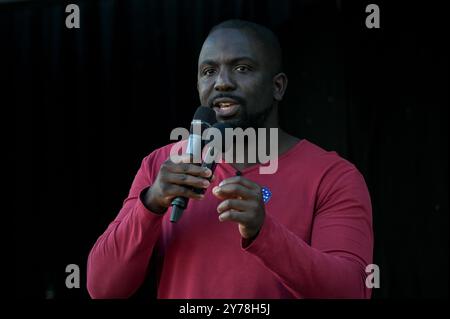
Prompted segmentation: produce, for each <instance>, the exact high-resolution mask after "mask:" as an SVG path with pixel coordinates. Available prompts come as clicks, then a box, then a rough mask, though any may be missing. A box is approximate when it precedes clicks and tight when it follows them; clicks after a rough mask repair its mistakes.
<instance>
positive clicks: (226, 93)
mask: <svg viewBox="0 0 450 319" xmlns="http://www.w3.org/2000/svg"><path fill="white" fill-rule="evenodd" d="M268 56H269V55H268V54H267V53H266V52H265V48H264V46H263V45H261V44H260V42H259V41H257V40H256V38H255V37H254V36H252V34H251V33H250V32H246V31H242V30H236V29H219V30H216V31H214V32H213V33H212V34H211V35H210V36H209V37H208V38H207V39H206V40H205V43H204V44H203V47H202V50H201V52H200V56H199V61H198V76H197V81H198V82H197V86H198V92H199V96H200V102H201V104H202V105H205V106H210V107H213V108H214V111H215V112H216V118H217V120H218V121H219V122H228V123H230V124H233V125H235V126H238V127H242V128H247V127H255V128H256V127H261V126H263V124H264V123H263V121H264V117H265V116H266V115H267V114H268V112H269V111H270V109H271V108H272V105H273V101H274V100H273V83H272V82H273V81H272V78H273V75H274V74H273V72H272V71H271V67H270V64H271V61H270V59H269V58H268Z"/></svg>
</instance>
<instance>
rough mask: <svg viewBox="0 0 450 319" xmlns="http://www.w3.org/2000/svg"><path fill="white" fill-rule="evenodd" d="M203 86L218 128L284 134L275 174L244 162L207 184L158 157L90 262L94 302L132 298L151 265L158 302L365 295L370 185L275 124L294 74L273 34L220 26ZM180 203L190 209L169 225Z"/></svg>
mask: <svg viewBox="0 0 450 319" xmlns="http://www.w3.org/2000/svg"><path fill="white" fill-rule="evenodd" d="M197 79H198V81H197V87H198V92H199V97H200V102H201V105H203V106H209V107H210V108H212V109H213V110H214V111H215V112H216V120H217V121H218V122H219V123H221V122H223V123H228V124H230V125H233V126H235V127H240V128H242V129H246V128H254V129H258V128H262V129H267V130H269V129H273V128H277V129H278V136H277V140H276V142H277V151H278V152H277V158H276V160H277V161H278V163H277V165H278V167H277V170H276V171H275V172H274V173H273V174H261V173H260V170H259V168H260V166H261V165H262V164H261V163H252V162H251V161H248V158H247V160H244V161H243V162H238V161H235V162H233V161H231V162H221V163H218V164H217V166H216V168H215V171H214V178H212V179H211V176H212V174H213V172H212V171H211V170H209V169H207V168H204V167H202V166H199V165H195V164H194V163H192V162H191V159H190V158H189V157H188V156H184V157H181V160H178V161H173V160H172V159H171V157H170V154H171V148H172V147H173V144H171V145H167V146H165V147H162V148H160V149H157V150H155V151H153V152H152V153H151V154H150V155H148V156H147V157H145V158H144V159H143V161H142V164H141V167H140V169H139V171H138V172H137V174H136V177H135V179H134V181H133V184H132V185H131V189H130V192H129V195H128V197H127V199H126V200H125V201H124V203H123V207H122V209H121V210H120V212H119V214H118V215H117V217H116V218H115V219H114V221H113V222H112V223H111V224H110V225H109V226H108V228H107V229H106V231H105V232H104V233H103V234H102V235H101V236H100V238H99V239H98V240H97V242H96V243H95V245H94V247H93V248H92V250H91V252H90V254H89V259H88V274H87V287H88V291H89V294H90V295H91V297H92V298H128V297H131V296H132V295H133V294H134V293H135V292H136V291H137V290H138V288H139V287H140V286H141V285H142V284H143V282H144V280H145V279H146V276H147V275H148V274H149V272H148V269H149V268H150V267H151V266H152V267H154V268H155V269H156V272H155V274H156V275H155V276H156V278H154V279H155V282H156V283H157V285H158V287H157V297H158V298H369V297H370V295H371V291H370V289H369V288H367V287H366V283H365V282H366V276H367V274H366V272H365V269H366V266H367V265H368V264H371V263H372V250H373V231H372V211H371V203H370V197H369V193H368V190H367V187H366V184H365V182H364V179H363V177H362V176H361V174H360V173H359V172H358V170H357V169H356V168H355V166H354V165H352V164H351V163H349V162H348V161H346V160H344V159H342V158H341V157H339V156H338V155H337V154H336V153H335V152H326V151H324V150H323V149H321V148H320V147H318V146H316V145H314V144H312V143H310V142H309V141H307V140H305V139H302V140H299V139H297V138H295V137H293V136H291V135H289V134H287V133H286V132H284V131H283V130H281V129H280V128H278V107H279V103H280V101H281V100H282V98H283V95H284V92H285V90H286V87H287V77H286V75H285V74H284V73H283V72H282V61H281V49H280V46H279V43H278V40H277V38H276V36H275V35H274V34H273V33H272V32H271V31H270V30H268V29H267V28H265V27H263V26H260V25H257V24H254V23H251V22H247V21H241V20H229V21H226V22H223V23H221V24H219V25H217V26H215V27H214V28H213V29H212V30H211V32H210V33H209V35H208V37H207V39H206V40H205V42H204V44H203V47H202V49H201V52H200V56H199V60H198V74H197ZM266 138H267V143H272V142H273V140H271V139H270V137H269V136H268V135H267V136H266ZM179 143H181V142H179ZM245 146H246V147H247V148H250V147H251V145H249V143H246V145H245ZM193 188H197V189H204V190H205V192H204V194H201V193H200V192H196V191H194V190H193ZM180 196H181V197H184V198H187V199H189V204H188V205H187V207H186V208H185V210H184V212H183V215H182V218H180V219H179V220H178V221H177V222H176V223H171V221H170V212H171V210H172V207H171V203H172V201H173V200H174V198H177V197H180ZM150 260H151V262H152V263H154V264H152V265H150Z"/></svg>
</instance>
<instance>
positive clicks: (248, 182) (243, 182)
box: [219, 176, 260, 189]
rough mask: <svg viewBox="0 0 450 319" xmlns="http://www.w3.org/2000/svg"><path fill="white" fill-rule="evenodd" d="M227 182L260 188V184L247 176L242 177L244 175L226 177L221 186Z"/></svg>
mask: <svg viewBox="0 0 450 319" xmlns="http://www.w3.org/2000/svg"><path fill="white" fill-rule="evenodd" d="M227 184H241V185H242V186H245V187H247V188H250V189H259V188H260V186H259V185H258V184H256V183H255V182H253V181H251V180H249V179H247V178H245V177H242V176H233V177H229V178H227V179H224V180H223V181H221V182H220V184H219V186H224V185H227Z"/></svg>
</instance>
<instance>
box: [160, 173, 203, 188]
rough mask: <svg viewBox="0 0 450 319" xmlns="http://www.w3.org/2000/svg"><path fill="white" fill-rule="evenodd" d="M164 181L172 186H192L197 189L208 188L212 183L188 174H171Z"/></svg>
mask: <svg viewBox="0 0 450 319" xmlns="http://www.w3.org/2000/svg"><path fill="white" fill-rule="evenodd" d="M163 181H164V182H166V183H170V184H177V185H183V186H192V187H195V188H208V187H209V185H210V182H209V181H208V180H207V179H205V178H202V177H196V176H192V175H188V174H174V173H170V174H167V175H165V176H164V177H163Z"/></svg>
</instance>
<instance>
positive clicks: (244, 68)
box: [236, 65, 250, 72]
mask: <svg viewBox="0 0 450 319" xmlns="http://www.w3.org/2000/svg"><path fill="white" fill-rule="evenodd" d="M249 70H250V68H249V67H248V66H246V65H238V66H237V67H236V71H238V72H247V71H249Z"/></svg>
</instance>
